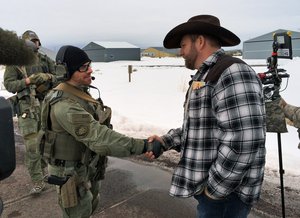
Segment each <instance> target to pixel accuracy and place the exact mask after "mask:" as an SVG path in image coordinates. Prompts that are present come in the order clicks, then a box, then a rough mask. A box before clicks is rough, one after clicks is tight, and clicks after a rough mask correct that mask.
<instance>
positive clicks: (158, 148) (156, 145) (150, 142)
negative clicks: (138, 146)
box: [145, 135, 166, 159]
mask: <svg viewBox="0 0 300 218" xmlns="http://www.w3.org/2000/svg"><path fill="white" fill-rule="evenodd" d="M164 151H166V147H165V145H164V143H163V141H162V139H161V138H160V137H158V136H156V135H154V136H151V137H149V138H148V139H145V156H146V157H148V158H149V159H155V158H158V157H159V156H160V155H161V154H162V153H163V152H164Z"/></svg>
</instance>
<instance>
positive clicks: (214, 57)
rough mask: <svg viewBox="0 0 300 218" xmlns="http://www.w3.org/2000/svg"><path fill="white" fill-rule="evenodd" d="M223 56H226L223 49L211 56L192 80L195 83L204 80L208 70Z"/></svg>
mask: <svg viewBox="0 0 300 218" xmlns="http://www.w3.org/2000/svg"><path fill="white" fill-rule="evenodd" d="M223 54H225V51H224V50H223V49H221V48H220V49H218V50H217V51H215V52H214V53H213V54H211V55H210V56H209V57H208V58H207V59H206V60H205V61H204V62H203V64H202V65H201V66H200V68H199V69H198V71H197V73H196V74H195V75H194V76H193V78H192V80H193V81H200V80H203V79H204V78H203V77H204V76H205V74H206V73H207V71H208V69H209V68H210V67H211V66H213V65H214V64H215V63H216V62H217V60H218V58H219V57H220V56H221V55H223Z"/></svg>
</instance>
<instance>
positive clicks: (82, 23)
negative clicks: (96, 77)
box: [0, 0, 300, 51]
mask: <svg viewBox="0 0 300 218" xmlns="http://www.w3.org/2000/svg"><path fill="white" fill-rule="evenodd" d="M198 14H212V15H215V16H217V17H218V18H219V19H220V21H221V25H222V26H223V27H225V28H227V29H229V30H231V31H232V32H234V33H235V34H237V35H238V36H239V37H240V38H241V40H242V41H245V40H248V39H251V38H254V37H257V36H259V35H262V34H265V33H269V32H272V31H274V30H277V29H288V30H292V31H299V32H300V1H299V0H285V1H283V0H247V1H244V0H239V1H238V0H206V1H203V0H184V1H183V0H106V1H103V0H84V1H79V0H78V1H76V0H25V1H20V0H8V1H5V0H1V12H0V22H1V25H0V27H1V28H3V29H6V30H14V31H16V33H17V34H18V35H21V34H22V33H23V32H24V31H26V30H27V29H30V30H33V31H35V32H36V33H37V34H38V36H39V37H40V39H41V41H42V45H43V46H45V47H47V48H50V49H53V50H56V51H57V50H58V49H59V47H60V46H62V45H66V44H71V45H76V46H79V47H83V46H85V45H86V44H88V43H89V42H91V41H127V42H129V43H131V44H134V45H137V46H139V47H141V48H146V47H150V46H162V41H163V39H164V37H165V35H166V34H167V32H168V31H169V30H171V29H172V28H173V27H175V26H176V25H178V24H181V23H183V22H186V21H187V20H188V19H189V18H190V17H192V16H194V15H198ZM241 45H242V44H241Z"/></svg>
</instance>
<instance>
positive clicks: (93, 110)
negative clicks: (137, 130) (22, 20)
mask: <svg viewBox="0 0 300 218" xmlns="http://www.w3.org/2000/svg"><path fill="white" fill-rule="evenodd" d="M56 61H57V62H60V63H62V64H63V65H64V66H66V72H67V73H66V78H67V79H66V81H65V82H63V83H61V84H59V85H58V86H57V87H55V88H54V89H53V90H51V91H50V92H49V93H48V94H47V96H46V98H45V100H44V103H43V108H42V113H41V118H42V130H41V132H44V144H43V146H42V147H41V150H42V151H43V155H44V156H45V157H47V158H48V163H49V164H48V172H49V177H48V182H49V183H50V184H54V185H56V187H57V193H58V202H59V205H60V207H61V209H62V211H63V217H65V218H66V217H68V218H70V217H90V216H91V214H92V213H93V211H94V210H95V209H96V207H97V205H98V202H99V199H100V196H99V188H100V180H101V179H103V178H104V173H105V168H106V162H107V158H106V156H116V157H125V156H130V155H134V154H142V153H145V152H146V151H148V150H151V151H152V150H153V149H154V148H156V149H160V148H161V146H160V144H159V143H158V142H153V143H151V144H149V143H148V142H147V141H146V140H143V139H135V138H131V137H127V136H124V135H122V134H120V133H118V132H116V131H114V130H112V126H111V124H110V118H111V116H110V109H109V108H108V107H106V106H104V105H103V102H102V100H101V99H100V98H99V99H98V100H96V99H94V98H92V97H91V95H90V94H89V92H88V89H89V88H90V87H91V86H90V84H91V81H92V77H91V74H92V72H93V70H92V68H91V65H90V64H91V60H90V59H89V57H88V56H87V54H86V53H85V52H84V51H83V50H81V49H79V48H77V47H74V46H63V47H62V48H61V49H60V50H59V51H58V54H57V57H56ZM158 152H160V150H159V151H158ZM154 153H155V151H154ZM155 154H156V155H157V153H155Z"/></svg>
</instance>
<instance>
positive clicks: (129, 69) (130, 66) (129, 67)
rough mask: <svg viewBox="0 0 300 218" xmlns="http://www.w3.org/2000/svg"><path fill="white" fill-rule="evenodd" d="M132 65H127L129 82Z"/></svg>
mask: <svg viewBox="0 0 300 218" xmlns="http://www.w3.org/2000/svg"><path fill="white" fill-rule="evenodd" d="M131 74H132V65H128V75H129V82H131Z"/></svg>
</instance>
